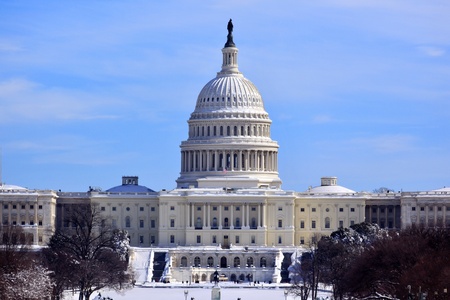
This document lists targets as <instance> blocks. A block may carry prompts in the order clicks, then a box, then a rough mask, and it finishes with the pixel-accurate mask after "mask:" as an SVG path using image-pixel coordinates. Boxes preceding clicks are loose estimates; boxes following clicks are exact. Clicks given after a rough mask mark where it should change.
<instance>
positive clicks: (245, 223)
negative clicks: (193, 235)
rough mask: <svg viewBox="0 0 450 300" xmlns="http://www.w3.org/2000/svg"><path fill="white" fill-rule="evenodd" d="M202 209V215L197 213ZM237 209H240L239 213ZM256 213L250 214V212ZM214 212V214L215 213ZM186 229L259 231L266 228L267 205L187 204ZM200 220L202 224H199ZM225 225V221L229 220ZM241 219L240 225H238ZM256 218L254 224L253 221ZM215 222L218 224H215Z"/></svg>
mask: <svg viewBox="0 0 450 300" xmlns="http://www.w3.org/2000/svg"><path fill="white" fill-rule="evenodd" d="M198 208H200V210H201V211H202V212H201V213H196V209H198ZM236 208H239V210H238V211H237V210H236ZM252 209H255V211H256V218H255V213H252V214H250V210H252ZM213 211H214V213H213ZM185 213H186V216H185V219H186V227H195V228H196V229H219V230H220V229H241V228H243V229H257V228H258V227H264V226H266V222H265V216H266V214H267V212H266V205H265V204H263V203H240V204H228V203H227V204H223V203H222V204H211V203H199V204H197V203H187V204H186V208H185ZM197 218H200V220H201V224H197ZM228 218H229V221H228V223H225V221H224V220H225V219H228ZM236 218H239V220H240V221H239V224H237V223H236ZM253 218H255V220H254V223H253V222H252V219H253ZM215 220H216V222H217V223H215Z"/></svg>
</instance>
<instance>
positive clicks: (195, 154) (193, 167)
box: [192, 151, 197, 172]
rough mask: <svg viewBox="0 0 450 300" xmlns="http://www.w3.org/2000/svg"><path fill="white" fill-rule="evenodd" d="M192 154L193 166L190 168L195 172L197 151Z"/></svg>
mask: <svg viewBox="0 0 450 300" xmlns="http://www.w3.org/2000/svg"><path fill="white" fill-rule="evenodd" d="M193 154H194V165H193V166H192V170H193V171H194V172H195V171H197V151H193Z"/></svg>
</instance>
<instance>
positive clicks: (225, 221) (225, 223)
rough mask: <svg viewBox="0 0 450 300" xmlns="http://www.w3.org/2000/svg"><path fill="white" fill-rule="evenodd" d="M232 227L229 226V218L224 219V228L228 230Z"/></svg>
mask: <svg viewBox="0 0 450 300" xmlns="http://www.w3.org/2000/svg"><path fill="white" fill-rule="evenodd" d="M229 226H230V225H229V224H228V218H225V219H223V227H224V228H228V227H229Z"/></svg>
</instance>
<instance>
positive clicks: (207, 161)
mask: <svg viewBox="0 0 450 300" xmlns="http://www.w3.org/2000/svg"><path fill="white" fill-rule="evenodd" d="M206 171H211V150H208V151H207V152H206Z"/></svg>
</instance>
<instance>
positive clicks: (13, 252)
mask: <svg viewBox="0 0 450 300" xmlns="http://www.w3.org/2000/svg"><path fill="white" fill-rule="evenodd" d="M0 237H1V239H0V299H5V300H9V299H29V300H34V299H36V300H37V299H48V298H49V297H50V295H51V289H52V282H51V280H50V278H49V276H48V270H47V269H46V268H44V267H43V266H42V265H41V260H40V255H39V252H38V251H33V250H32V249H31V248H30V247H29V244H30V242H31V240H30V237H29V236H28V235H26V234H25V233H24V232H23V230H22V227H21V226H16V225H5V226H1V227H0Z"/></svg>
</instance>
